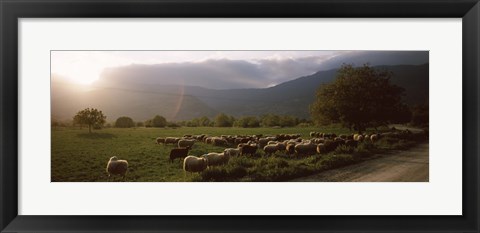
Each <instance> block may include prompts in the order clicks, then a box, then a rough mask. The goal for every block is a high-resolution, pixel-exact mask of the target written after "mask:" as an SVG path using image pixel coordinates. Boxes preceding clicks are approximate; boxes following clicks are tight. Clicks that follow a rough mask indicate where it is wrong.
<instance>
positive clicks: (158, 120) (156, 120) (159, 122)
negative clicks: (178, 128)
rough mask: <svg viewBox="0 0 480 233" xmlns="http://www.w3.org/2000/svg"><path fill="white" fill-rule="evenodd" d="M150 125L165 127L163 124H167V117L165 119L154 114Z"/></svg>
mask: <svg viewBox="0 0 480 233" xmlns="http://www.w3.org/2000/svg"><path fill="white" fill-rule="evenodd" d="M152 126H153V127H165V126H167V119H165V117H163V116H159V115H156V116H155V117H154V118H153V119H152Z"/></svg>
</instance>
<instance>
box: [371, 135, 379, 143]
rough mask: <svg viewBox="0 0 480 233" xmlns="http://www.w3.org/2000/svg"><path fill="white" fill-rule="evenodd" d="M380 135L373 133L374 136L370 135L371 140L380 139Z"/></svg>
mask: <svg viewBox="0 0 480 233" xmlns="http://www.w3.org/2000/svg"><path fill="white" fill-rule="evenodd" d="M379 136H380V135H379V134H372V136H370V141H371V142H376V141H378V138H379Z"/></svg>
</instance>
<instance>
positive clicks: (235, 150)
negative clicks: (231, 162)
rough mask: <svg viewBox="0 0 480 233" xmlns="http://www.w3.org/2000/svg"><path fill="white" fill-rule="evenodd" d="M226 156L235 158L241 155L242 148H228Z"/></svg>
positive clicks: (225, 151)
mask: <svg viewBox="0 0 480 233" xmlns="http://www.w3.org/2000/svg"><path fill="white" fill-rule="evenodd" d="M223 153H225V154H226V155H228V156H230V157H233V156H238V155H239V154H240V148H227V149H225V150H224V151H223Z"/></svg>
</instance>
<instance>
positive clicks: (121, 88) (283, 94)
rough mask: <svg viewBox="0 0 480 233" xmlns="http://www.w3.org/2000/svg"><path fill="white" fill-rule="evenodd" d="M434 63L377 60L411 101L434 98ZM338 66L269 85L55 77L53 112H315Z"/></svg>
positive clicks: (183, 116)
mask: <svg viewBox="0 0 480 233" xmlns="http://www.w3.org/2000/svg"><path fill="white" fill-rule="evenodd" d="M428 67H429V66H428V63H427V64H423V65H396V66H376V68H382V69H387V70H390V71H392V72H393V74H394V76H393V77H392V79H391V82H392V83H394V84H396V85H399V86H401V87H403V88H405V89H406V91H405V94H406V95H405V97H404V102H405V103H407V104H410V105H414V104H422V103H428V96H429V92H428V87H429V68H428ZM336 72H337V69H332V70H327V71H319V72H317V73H315V74H312V75H308V76H304V77H300V78H297V79H294V80H291V81H287V82H284V83H281V84H278V85H276V86H274V87H269V88H262V89H252V88H250V89H228V90H215V89H209V88H205V87H198V86H179V85H161V84H155V83H149V84H139V83H134V82H129V83H127V82H113V81H112V78H110V79H109V80H108V81H105V80H101V81H99V82H98V83H97V84H96V85H94V86H93V88H92V90H90V91H88V92H81V91H66V89H65V85H64V84H61V83H57V82H55V81H54V80H52V117H53V118H54V119H57V120H70V119H72V117H73V115H74V114H75V113H76V112H77V111H79V110H81V109H83V108H86V107H96V108H99V109H101V110H103V111H104V113H105V114H106V115H107V121H108V122H113V121H114V120H115V119H116V118H118V117H120V116H130V117H132V118H133V119H134V121H144V120H146V119H149V118H151V117H153V116H154V115H156V114H160V115H163V116H165V117H166V118H167V119H168V120H174V121H179V120H189V119H192V118H195V117H201V116H207V117H210V118H212V117H214V116H215V115H216V114H218V113H220V112H223V113H226V114H229V115H234V116H243V115H262V114H267V113H274V114H288V115H293V116H297V117H300V118H309V111H308V108H309V105H310V104H311V103H312V102H313V100H314V97H315V92H316V90H317V89H318V87H319V86H320V85H321V84H323V83H328V82H331V81H332V80H333V79H334V78H335V75H336ZM70 89H71V88H68V90H70ZM73 89H74V88H73Z"/></svg>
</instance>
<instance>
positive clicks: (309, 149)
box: [295, 143, 317, 155]
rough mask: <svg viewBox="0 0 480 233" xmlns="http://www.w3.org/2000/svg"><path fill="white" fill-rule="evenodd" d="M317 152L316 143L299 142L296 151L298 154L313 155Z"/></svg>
mask: <svg viewBox="0 0 480 233" xmlns="http://www.w3.org/2000/svg"><path fill="white" fill-rule="evenodd" d="M316 152H317V146H316V145H315V144H312V143H309V144H298V145H296V146H295V153H296V154H297V155H311V154H315V153H316Z"/></svg>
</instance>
